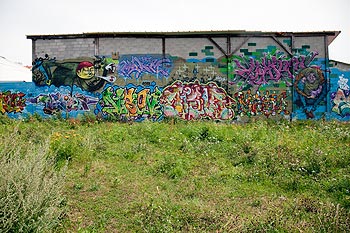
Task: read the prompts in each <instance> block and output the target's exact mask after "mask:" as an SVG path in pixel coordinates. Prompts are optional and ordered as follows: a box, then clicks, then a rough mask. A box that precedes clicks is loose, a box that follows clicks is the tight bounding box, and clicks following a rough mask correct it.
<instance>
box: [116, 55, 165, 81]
mask: <svg viewBox="0 0 350 233" xmlns="http://www.w3.org/2000/svg"><path fill="white" fill-rule="evenodd" d="M170 67H171V60H170V59H169V58H157V57H152V56H131V58H130V59H124V60H122V61H120V62H119V65H118V74H119V75H120V76H123V77H126V78H130V79H131V78H133V77H134V78H135V79H139V78H141V77H142V76H143V75H144V74H150V75H154V76H156V77H157V78H163V77H165V78H166V77H168V76H169V73H170Z"/></svg>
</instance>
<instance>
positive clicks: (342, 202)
mask: <svg viewBox="0 0 350 233" xmlns="http://www.w3.org/2000/svg"><path fill="white" fill-rule="evenodd" d="M0 120H1V125H0V135H1V141H0V150H1V152H0V156H1V164H0V165H1V167H0V169H1V172H2V173H1V176H2V178H1V180H0V181H1V182H2V183H0V184H1V186H2V187H7V188H2V189H1V197H0V198H1V200H5V199H6V198H7V199H8V200H13V201H14V202H15V203H20V205H21V207H23V208H24V209H30V208H25V207H26V205H29V204H30V205H31V206H34V207H31V208H35V203H34V204H33V203H31V200H32V201H33V202H34V200H36V199H38V198H39V199H40V197H41V196H42V195H44V194H45V193H47V192H45V193H43V192H40V191H36V192H35V193H32V192H31V190H30V188H31V186H29V185H27V184H23V187H24V188H21V189H19V188H16V187H17V186H18V185H12V183H11V182H12V181H13V180H15V179H14V178H11V177H10V172H9V171H7V170H6V169H8V170H13V169H12V168H13V166H12V165H11V166H7V165H6V164H9V163H10V162H9V161H11V158H13V157H16V156H17V157H19V158H25V157H38V154H41V155H44V156H41V157H43V158H44V159H45V161H49V162H47V163H45V164H46V165H45V166H46V170H49V169H51V170H49V171H48V172H46V173H45V174H50V175H49V176H40V175H38V177H37V175H36V174H37V173H29V172H32V170H33V169H29V171H28V174H32V175H27V177H32V176H33V177H34V178H33V180H35V177H37V179H40V180H44V178H45V177H47V180H48V181H47V182H46V181H45V182H42V184H41V185H38V187H41V189H40V188H38V190H50V192H51V191H52V194H50V198H51V199H54V200H51V199H50V198H47V197H46V198H42V199H43V201H42V202H40V205H39V206H40V208H41V209H40V211H38V214H36V215H33V216H34V217H32V218H31V219H30V220H23V221H22V220H21V221H22V223H23V222H28V221H29V223H28V224H27V225H28V226H31V225H30V224H31V223H32V224H34V222H35V223H36V222H39V224H38V227H37V228H35V229H40V224H41V223H42V222H43V221H42V220H41V217H40V216H42V215H45V216H46V215H47V214H45V213H48V211H47V210H48V209H49V210H50V211H51V212H54V213H56V214H55V215H53V214H52V216H51V215H50V216H51V218H49V219H48V220H46V221H51V222H52V224H49V226H47V228H45V229H49V230H52V231H54V232H67V231H68V232H349V231H350V125H349V124H346V123H337V122H323V121H318V122H317V121H298V122H285V121H257V122H251V123H248V124H241V125H239V124H226V123H214V122H206V121H201V122H183V121H177V120H175V119H172V120H166V121H164V122H162V123H150V122H143V123H133V124H127V123H112V122H90V121H88V120H84V119H83V120H81V121H61V120H41V119H35V118H31V119H28V120H25V121H12V120H9V119H6V118H4V117H2V118H1V119H0ZM16 161H17V160H16ZM16 161H15V163H14V164H19V162H18V161H17V162H16ZM66 161H68V162H66ZM27 164H28V166H31V167H35V166H36V165H31V164H33V162H32V163H31V162H30V161H29V162H28V163H27ZM34 164H36V163H34ZM25 166H27V165H25ZM25 166H24V167H25ZM24 170H25V169H24ZM44 170H45V169H44ZM46 170H45V171H46ZM25 171H27V170H25ZM22 172H23V168H22V169H19V170H18V173H22ZM54 174H56V175H54ZM4 177H5V178H4ZM43 177H44V178H43ZM52 177H56V178H57V179H56V180H54V181H55V182H53V181H52V182H51V181H50V179H52ZM60 177H61V178H60ZM49 181H50V182H49ZM17 182H18V184H21V183H24V182H26V181H22V180H21V179H20V178H18V181H17ZM28 182H33V181H28ZM13 183H15V182H13ZM38 183H40V182H39V181H38ZM48 185H51V186H50V187H51V188H47V189H45V187H46V186H48ZM11 187H12V188H11ZM57 187H59V188H57ZM9 190H10V191H9ZM11 190H12V191H11ZM27 192H28V193H32V194H31V195H32V196H30V197H31V198H29V199H28V200H27V199H25V198H24V197H23V196H26V193H27ZM14 193H15V194H16V195H15V194H14ZM18 193H19V194H18ZM35 194H36V195H37V196H39V197H38V198H37V197H36V196H35ZM11 195H12V196H15V197H16V198H12V199H11V198H9V197H8V196H11ZM12 196H11V197H12ZM53 197H55V198H53ZM4 198H5V199H4ZM49 199H50V201H47V200H49ZM1 200H0V201H1ZM46 202H49V205H43V203H46ZM9 206H10V207H11V205H7V206H4V205H2V206H1V208H2V209H1V212H0V219H1V221H2V223H5V222H8V221H11V220H10V217H8V216H10V215H9V214H8V212H9V211H14V212H16V211H17V212H16V213H17V214H16V215H17V216H22V215H23V216H24V217H23V218H26V217H27V216H28V214H23V213H22V212H23V211H22V210H21V208H16V205H12V208H13V209H14V210H12V209H11V208H9ZM17 206H18V205H17ZM4 208H7V209H4ZM38 208H39V207H38ZM52 210H55V211H52ZM51 212H50V213H51ZM6 216H7V217H6ZM13 222H14V223H12V225H11V224H7V225H8V226H12V228H7V229H10V230H11V229H12V230H16V229H17V230H18V225H19V221H17V223H16V220H13ZM16 224H17V225H16ZM22 225H23V224H22ZM16 227H17V228H16ZM4 229H5V230H6V228H4ZM28 229H31V228H28ZM33 229H34V228H33Z"/></svg>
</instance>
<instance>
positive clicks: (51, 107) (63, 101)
mask: <svg viewBox="0 0 350 233" xmlns="http://www.w3.org/2000/svg"><path fill="white" fill-rule="evenodd" d="M97 101H98V100H97V98H94V97H90V96H85V95H83V94H81V93H76V94H74V95H73V96H70V95H65V94H61V93H60V92H56V93H49V94H40V95H38V96H36V97H34V98H28V102H31V103H35V104H43V105H44V109H43V111H44V113H46V114H49V115H53V114H56V113H59V112H61V111H67V112H71V111H79V110H81V111H90V108H89V105H94V104H96V103H97Z"/></svg>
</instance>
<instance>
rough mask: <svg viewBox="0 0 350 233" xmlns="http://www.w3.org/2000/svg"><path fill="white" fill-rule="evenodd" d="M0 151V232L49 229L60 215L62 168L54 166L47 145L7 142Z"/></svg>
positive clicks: (61, 206)
mask: <svg viewBox="0 0 350 233" xmlns="http://www.w3.org/2000/svg"><path fill="white" fill-rule="evenodd" d="M11 140H13V141H16V140H20V138H9V139H8V144H9V145H10V146H8V147H6V148H4V150H2V151H0V232H49V231H52V230H53V229H55V228H56V227H57V226H58V225H59V221H60V218H61V217H62V216H63V214H64V208H65V207H64V197H63V195H62V193H61V191H62V189H63V184H64V180H63V179H64V172H65V168H62V169H61V170H60V171H57V170H55V169H54V162H53V161H51V160H49V159H48V158H49V157H50V156H48V151H49V149H48V145H49V143H45V144H39V145H38V144H27V145H25V143H23V142H22V143H21V144H22V145H23V146H22V147H24V146H25V148H21V149H18V148H13V147H16V146H18V145H16V144H15V143H10V141H11Z"/></svg>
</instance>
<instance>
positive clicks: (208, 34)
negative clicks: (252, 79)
mask: <svg viewBox="0 0 350 233" xmlns="http://www.w3.org/2000/svg"><path fill="white" fill-rule="evenodd" d="M339 34H340V31H315V32H262V31H245V30H228V31H183V32H88V33H80V34H52V35H27V39H31V40H37V39H42V40H51V39H78V38H102V37H136V38H176V37H193V38H196V37H229V36H230V37H247V36H257V37H269V36H276V37H281V36H328V45H329V44H330V43H332V42H333V40H334V39H335V38H336V37H337V36H338V35H339Z"/></svg>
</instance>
